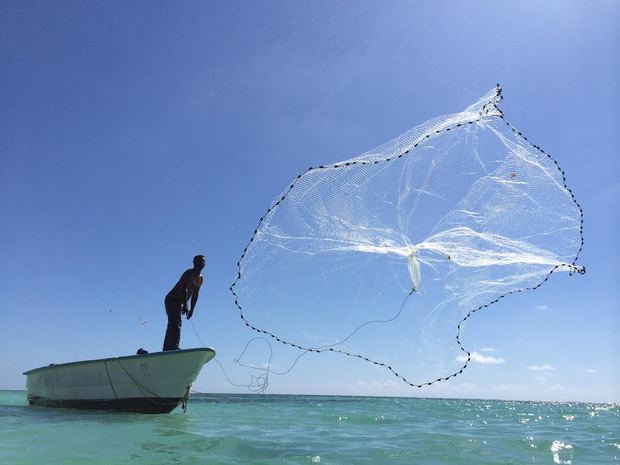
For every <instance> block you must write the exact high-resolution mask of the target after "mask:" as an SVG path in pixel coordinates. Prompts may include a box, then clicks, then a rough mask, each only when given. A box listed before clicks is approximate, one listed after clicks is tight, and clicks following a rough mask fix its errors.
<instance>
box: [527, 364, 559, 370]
mask: <svg viewBox="0 0 620 465" xmlns="http://www.w3.org/2000/svg"><path fill="white" fill-rule="evenodd" d="M527 369H528V370H532V371H553V370H554V368H553V367H552V366H551V365H549V364H547V363H545V364H544V365H530V366H529V367H527Z"/></svg>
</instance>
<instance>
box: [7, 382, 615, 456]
mask: <svg viewBox="0 0 620 465" xmlns="http://www.w3.org/2000/svg"><path fill="white" fill-rule="evenodd" d="M278 463H282V464H348V465H352V464H377V465H379V464H412V465H413V464H528V463H549V464H589V465H592V464H613V463H620V406H619V405H605V404H586V403H542V402H512V401H510V402H507V401H489V400H447V399H411V398H407V399H403V398H368V397H334V396H279V395H233V394H193V395H192V397H191V399H190V402H189V405H188V409H187V412H186V413H183V411H182V410H181V409H180V408H178V409H177V410H175V411H174V412H173V413H172V414H167V415H143V414H134V413H106V412H85V411H78V410H65V409H50V408H43V407H29V406H27V405H26V393H25V392H23V391H0V464H1V465H22V464H23V465H26V464H36V465H56V464H62V465H71V464H76V465H78V464H79V465H95V464H102V465H115V464H135V465H140V464H145V465H146V464H148V465H158V464H162V465H168V464H183V465H192V464H278Z"/></svg>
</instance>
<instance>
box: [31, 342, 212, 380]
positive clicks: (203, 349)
mask: <svg viewBox="0 0 620 465" xmlns="http://www.w3.org/2000/svg"><path fill="white" fill-rule="evenodd" d="M188 352H213V356H215V349H213V348H211V347H197V348H194V349H183V350H167V351H164V352H152V353H148V354H136V355H122V356H120V357H108V358H97V359H93V360H79V361H76V362H66V363H50V364H49V365H47V366H43V367H38V368H33V369H32V370H28V371H24V372H23V373H22V374H23V375H26V376H28V375H31V374H33V373H35V372H38V371H43V370H50V369H54V368H59V367H67V366H74V365H84V364H87V363H100V362H107V361H112V362H113V361H118V360H129V359H137V358H140V359H142V358H153V357H160V356H164V355H175V354H185V353H188Z"/></svg>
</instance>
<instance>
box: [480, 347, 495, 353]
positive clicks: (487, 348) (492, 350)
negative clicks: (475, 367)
mask: <svg viewBox="0 0 620 465" xmlns="http://www.w3.org/2000/svg"><path fill="white" fill-rule="evenodd" d="M480 352H497V349H496V348H494V347H482V348H481V349H480Z"/></svg>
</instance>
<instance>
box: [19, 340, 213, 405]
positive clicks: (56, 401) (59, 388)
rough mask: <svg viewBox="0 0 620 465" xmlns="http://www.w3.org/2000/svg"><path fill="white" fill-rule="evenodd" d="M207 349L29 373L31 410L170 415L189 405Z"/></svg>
mask: <svg viewBox="0 0 620 465" xmlns="http://www.w3.org/2000/svg"><path fill="white" fill-rule="evenodd" d="M214 356H215V351H214V350H213V349H211V348H209V347H203V348H197V349H186V350H174V351H168V352H154V353H148V354H143V355H131V356H126V357H112V358H104V359H99V360H84V361H79V362H70V363H61V364H50V365H48V366H45V367H40V368H35V369H33V370H29V371H26V372H25V373H24V375H26V376H27V377H28V378H27V382H26V386H27V389H28V402H29V404H30V405H39V406H45V407H64V408H79V409H96V410H118V411H126V412H141V413H169V412H171V411H172V410H174V409H175V408H176V407H177V406H178V405H179V404H181V403H183V404H185V403H186V402H187V399H188V397H189V392H190V389H191V387H192V384H193V383H194V381H195V380H196V378H197V376H198V373H200V370H201V369H202V366H203V365H204V364H205V363H207V362H208V361H210V360H211V359H213V357H214Z"/></svg>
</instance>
